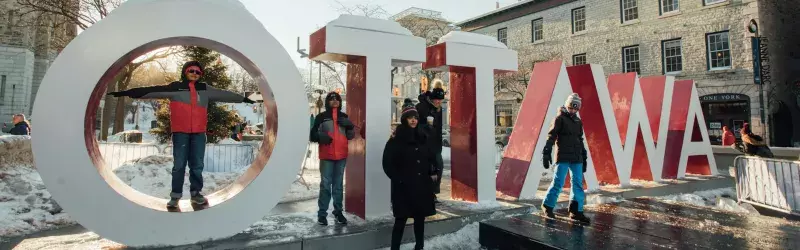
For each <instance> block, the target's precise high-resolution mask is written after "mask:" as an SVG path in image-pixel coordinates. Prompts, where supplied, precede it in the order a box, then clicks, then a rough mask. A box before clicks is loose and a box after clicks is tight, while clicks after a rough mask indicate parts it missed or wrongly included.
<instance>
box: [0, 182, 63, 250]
mask: <svg viewBox="0 0 800 250" xmlns="http://www.w3.org/2000/svg"><path fill="white" fill-rule="evenodd" d="M74 223H75V221H73V220H72V219H71V218H70V217H69V216H68V215H67V214H66V213H63V211H62V209H61V207H60V206H59V205H58V204H57V203H56V201H55V200H53V199H52V198H51V197H50V192H48V191H47V189H45V186H44V183H43V182H42V178H41V177H39V173H38V172H36V170H35V169H34V168H33V167H31V166H13V167H12V166H8V167H0V237H11V236H19V235H24V234H28V233H32V232H36V231H42V230H47V229H53V228H56V227H60V226H66V225H72V224H74Z"/></svg>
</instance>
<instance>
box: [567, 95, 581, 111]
mask: <svg viewBox="0 0 800 250" xmlns="http://www.w3.org/2000/svg"><path fill="white" fill-rule="evenodd" d="M564 107H567V108H574V109H581V97H580V96H578V93H572V94H571V95H569V96H567V101H566V102H564Z"/></svg>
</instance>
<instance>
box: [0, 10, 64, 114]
mask: <svg viewBox="0 0 800 250" xmlns="http://www.w3.org/2000/svg"><path fill="white" fill-rule="evenodd" d="M23 12H25V11H24V10H23V9H21V8H20V7H19V5H18V4H17V2H16V1H13V0H0V123H7V124H8V128H10V127H11V126H12V124H11V116H12V115H13V114H16V113H24V114H26V115H31V111H32V109H33V102H34V99H35V97H36V92H37V91H38V89H39V85H40V84H41V82H42V79H43V78H44V74H45V72H46V71H47V69H48V68H49V67H50V63H51V62H52V61H53V60H54V59H55V57H56V55H57V54H58V51H57V48H59V47H61V46H63V45H64V44H66V43H67V42H68V41H69V40H71V39H72V38H74V37H75V36H76V34H77V27H75V26H74V25H73V26H70V27H69V28H65V27H66V26H69V25H63V23H65V22H64V20H61V19H60V18H58V17H54V16H50V15H34V14H32V13H28V14H26V15H24V16H23V15H21V13H23ZM8 128H5V129H8ZM5 129H4V130H5Z"/></svg>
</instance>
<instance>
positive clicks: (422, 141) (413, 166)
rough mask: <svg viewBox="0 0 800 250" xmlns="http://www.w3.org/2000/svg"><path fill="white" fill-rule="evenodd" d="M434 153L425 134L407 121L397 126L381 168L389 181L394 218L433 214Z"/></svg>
mask: <svg viewBox="0 0 800 250" xmlns="http://www.w3.org/2000/svg"><path fill="white" fill-rule="evenodd" d="M435 155H436V154H435V153H434V152H433V150H432V149H431V148H430V147H428V144H427V135H426V133H425V132H423V131H422V130H420V129H413V128H411V127H409V126H408V125H406V124H402V125H400V126H398V127H397V130H396V132H395V135H394V136H393V137H392V138H391V139H389V141H388V142H387V143H386V149H385V150H384V151H383V171H384V172H385V173H386V176H388V177H389V179H391V182H392V185H391V187H392V189H391V190H392V213H393V214H394V217H396V218H413V217H420V216H422V217H426V216H431V215H434V214H436V208H435V207H434V202H433V200H434V194H433V180H432V179H431V175H434V169H433V168H434V163H435V161H436V158H435Z"/></svg>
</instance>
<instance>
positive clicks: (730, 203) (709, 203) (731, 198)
mask: <svg viewBox="0 0 800 250" xmlns="http://www.w3.org/2000/svg"><path fill="white" fill-rule="evenodd" d="M653 198H654V199H656V200H660V201H665V202H669V203H684V204H689V205H694V206H698V207H710V208H715V209H719V210H723V211H730V212H734V213H746V214H747V213H755V214H757V213H758V212H757V211H755V210H754V209H753V208H752V206H749V205H739V204H738V203H737V202H736V190H735V189H733V188H721V189H713V190H706V191H698V192H694V193H690V194H678V195H668V196H660V197H653Z"/></svg>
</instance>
